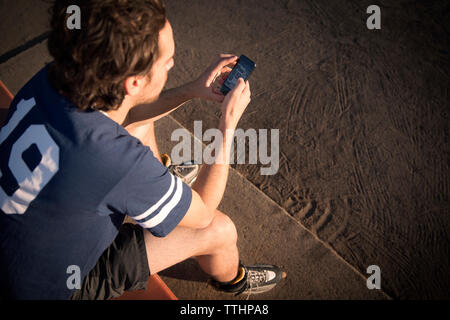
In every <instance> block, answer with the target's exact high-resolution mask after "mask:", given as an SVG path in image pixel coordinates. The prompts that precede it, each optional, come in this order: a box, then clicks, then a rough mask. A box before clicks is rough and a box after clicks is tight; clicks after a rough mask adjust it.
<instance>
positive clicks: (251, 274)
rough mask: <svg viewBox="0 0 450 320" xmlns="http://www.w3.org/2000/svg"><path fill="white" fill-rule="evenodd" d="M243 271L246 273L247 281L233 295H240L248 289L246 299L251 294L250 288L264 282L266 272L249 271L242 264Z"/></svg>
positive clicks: (254, 287)
mask: <svg viewBox="0 0 450 320" xmlns="http://www.w3.org/2000/svg"><path fill="white" fill-rule="evenodd" d="M244 269H245V272H246V273H247V282H246V284H245V285H244V286H242V288H241V289H240V290H239V291H238V292H237V293H236V294H235V296H238V295H240V294H241V293H243V292H244V291H245V290H248V292H247V297H246V300H248V299H249V297H250V295H251V294H252V290H253V289H256V288H258V287H259V286H260V284H261V283H264V282H266V279H267V273H266V272H265V271H250V270H248V269H247V268H246V267H245V266H244Z"/></svg>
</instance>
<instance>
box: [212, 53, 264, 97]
mask: <svg viewBox="0 0 450 320" xmlns="http://www.w3.org/2000/svg"><path fill="white" fill-rule="evenodd" d="M255 67H256V64H255V63H254V62H253V61H252V60H250V59H249V58H247V57H246V56H244V55H241V56H240V57H239V59H238V60H237V63H236V65H235V66H234V68H233V70H231V72H230V74H229V75H228V77H227V79H226V80H225V82H224V83H223V85H222V87H221V88H220V91H221V92H222V93H223V95H226V94H227V93H228V92H230V91H231V90H233V88H234V87H235V86H236V82H237V80H238V79H239V78H243V79H244V80H245V81H246V80H247V79H248V77H249V76H250V74H251V73H252V71H253V69H255Z"/></svg>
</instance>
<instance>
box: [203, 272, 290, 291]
mask: <svg viewBox="0 0 450 320" xmlns="http://www.w3.org/2000/svg"><path fill="white" fill-rule="evenodd" d="M242 272H243V273H244V274H243V276H242V275H241V276H240V274H241V273H242ZM238 277H240V278H241V279H240V280H239V281H237V282H236V281H235V280H236V279H235V280H232V281H230V282H226V283H223V282H218V281H216V280H213V279H212V280H210V283H211V284H212V285H213V286H214V287H215V288H216V289H217V290H219V291H224V292H229V293H234V294H235V295H236V296H237V295H239V294H242V293H243V294H248V295H250V294H257V293H263V292H267V291H269V290H271V289H273V288H274V287H275V286H276V285H277V284H278V283H280V281H281V279H283V278H286V273H285V272H283V271H281V270H280V268H278V267H277V266H274V265H266V264H256V265H252V266H244V265H243V264H240V266H239V272H238V275H237V276H236V278H238Z"/></svg>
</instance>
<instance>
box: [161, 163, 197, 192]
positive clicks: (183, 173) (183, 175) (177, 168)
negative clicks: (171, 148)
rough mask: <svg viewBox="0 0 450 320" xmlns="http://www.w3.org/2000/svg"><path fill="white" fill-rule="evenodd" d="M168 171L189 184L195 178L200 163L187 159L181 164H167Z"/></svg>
mask: <svg viewBox="0 0 450 320" xmlns="http://www.w3.org/2000/svg"><path fill="white" fill-rule="evenodd" d="M168 168H169V171H170V172H171V173H172V174H174V175H176V176H177V177H179V178H180V179H181V181H183V182H184V183H186V184H187V185H189V186H191V185H192V184H193V183H194V182H195V180H197V176H198V173H199V172H200V165H199V164H197V163H195V162H193V161H188V162H184V163H182V164H175V165H169V167H168Z"/></svg>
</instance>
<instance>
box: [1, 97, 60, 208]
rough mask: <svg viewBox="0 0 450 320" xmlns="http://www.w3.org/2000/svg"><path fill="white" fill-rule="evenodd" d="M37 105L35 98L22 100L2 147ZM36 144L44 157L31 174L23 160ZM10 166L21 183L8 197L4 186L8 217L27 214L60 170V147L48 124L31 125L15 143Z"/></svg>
mask: <svg viewBox="0 0 450 320" xmlns="http://www.w3.org/2000/svg"><path fill="white" fill-rule="evenodd" d="M35 105H36V101H35V100H34V98H31V99H29V100H24V99H22V100H21V101H20V102H19V103H18V104H17V109H16V111H15V112H14V113H13V115H12V116H11V118H10V120H9V121H8V123H7V124H6V125H5V126H4V127H3V128H2V130H1V132H0V145H1V144H3V143H4V141H5V140H6V139H7V138H8V137H9V135H10V134H11V132H13V130H14V129H15V128H16V127H17V125H18V124H19V122H20V121H21V120H22V119H23V118H24V117H25V116H26V115H27V113H28V112H30V110H31V109H32V108H33V107H34V106H35ZM33 144H34V145H36V146H37V148H38V149H39V152H40V153H41V155H42V158H41V161H40V163H39V164H38V165H37V166H36V167H35V168H34V169H33V171H31V170H30V168H29V167H28V165H27V164H26V163H25V161H24V159H23V158H22V154H23V153H24V152H25V151H26V150H27V149H29V148H30V147H31V146H32V145H33ZM8 166H9V169H10V170H11V172H12V174H13V175H14V177H15V179H16V180H17V184H18V185H19V188H18V189H17V190H16V191H15V192H14V193H13V194H12V195H11V196H8V195H7V194H6V192H5V190H4V189H3V187H2V186H1V185H0V208H1V210H2V211H3V212H4V213H6V214H24V213H25V211H26V210H27V208H28V206H29V205H30V203H31V201H33V200H34V199H35V198H36V197H37V195H38V194H39V192H40V191H41V190H42V189H43V188H44V187H45V185H46V184H47V183H48V182H49V181H50V180H51V178H52V177H53V176H54V175H55V174H56V172H58V169H59V147H58V145H57V144H56V143H55V141H54V140H53V139H52V137H51V136H50V134H49V133H48V131H47V129H46V128H45V126H44V125H38V124H33V125H30V126H29V127H28V128H27V129H26V130H25V131H24V132H23V133H22V135H21V136H20V137H19V138H18V139H17V141H15V142H14V144H13V146H12V148H11V152H10V154H9V160H8ZM1 177H2V171H1V168H0V178H1Z"/></svg>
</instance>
